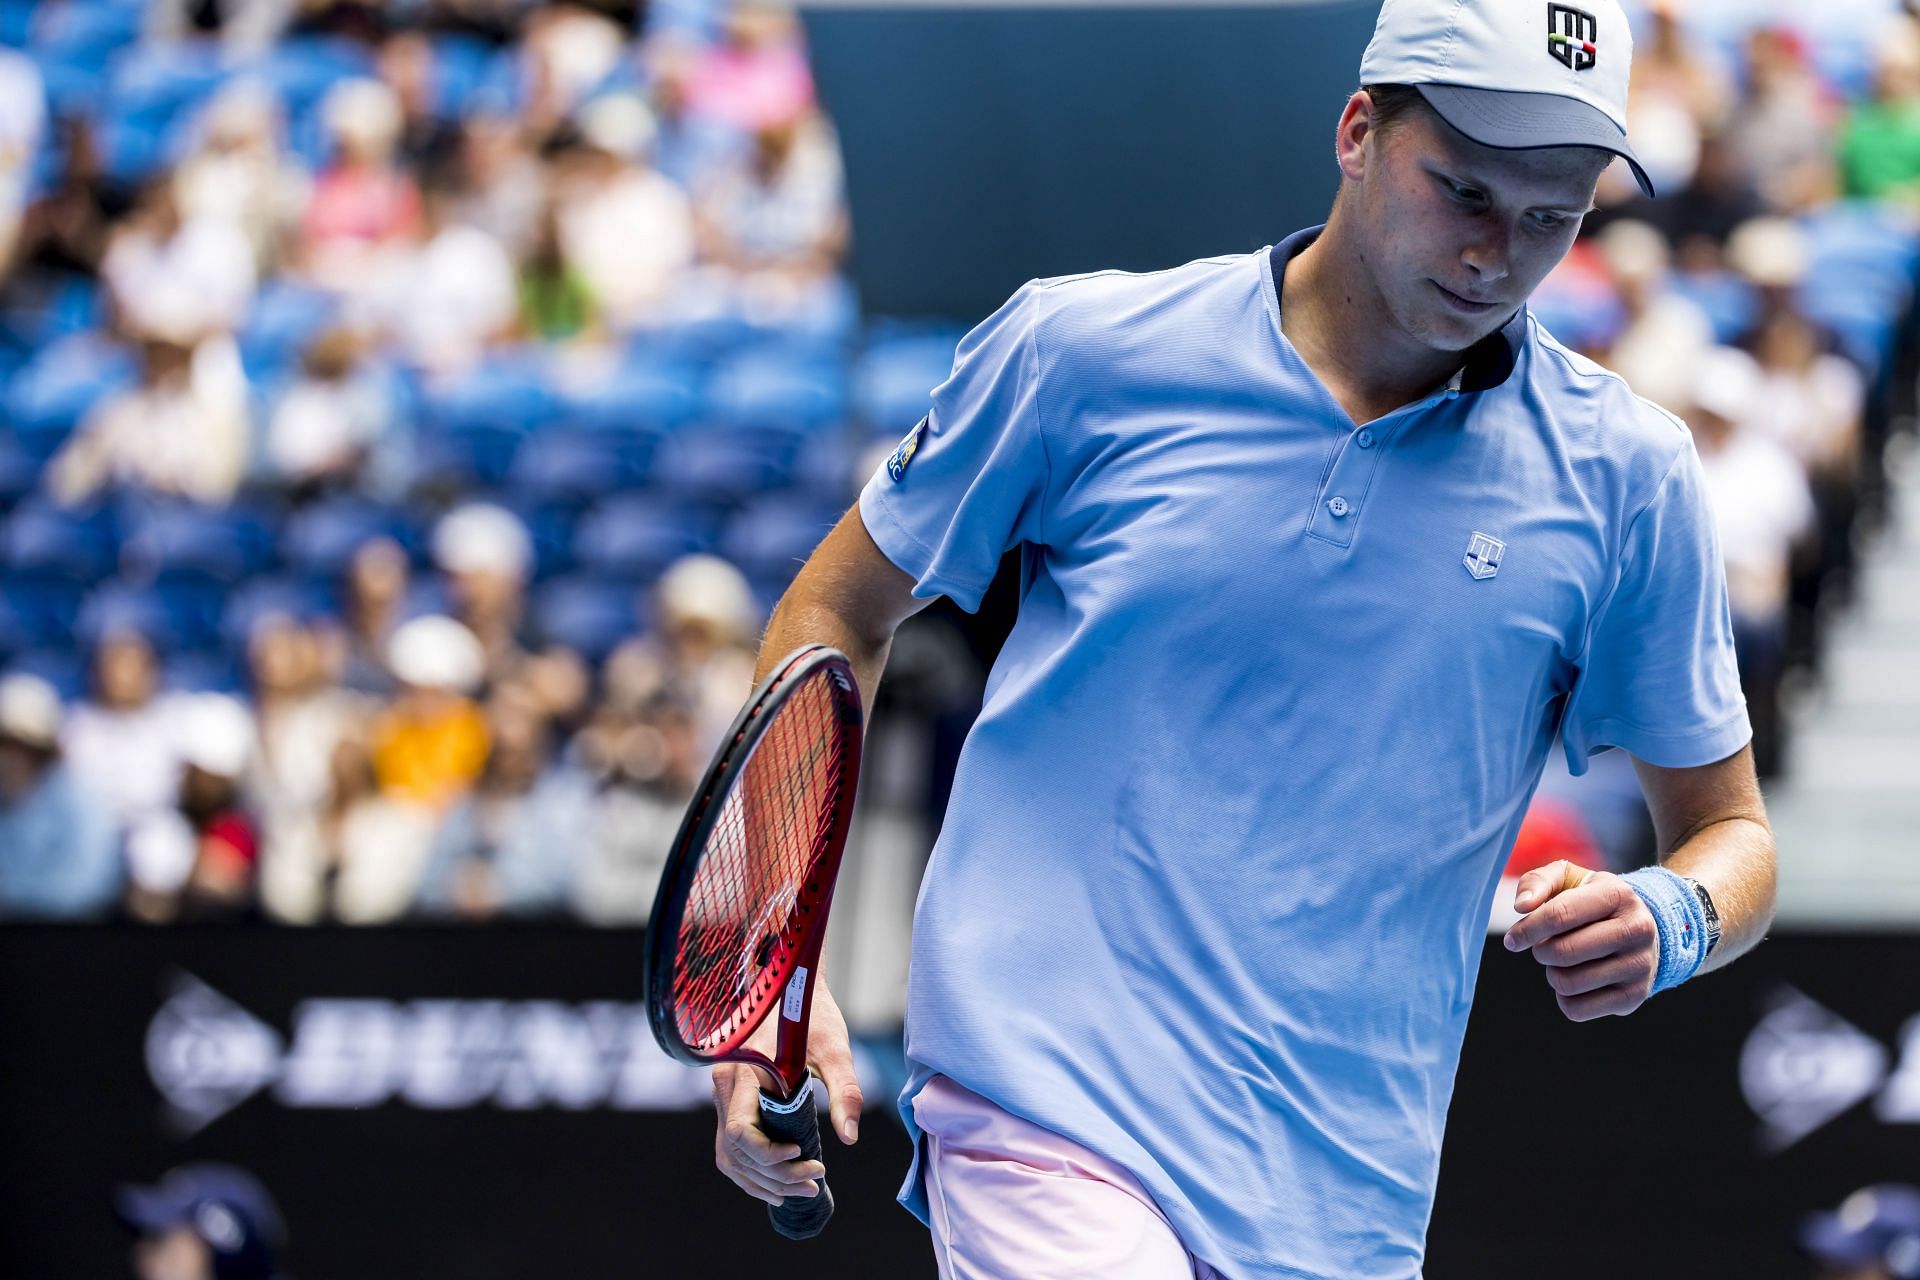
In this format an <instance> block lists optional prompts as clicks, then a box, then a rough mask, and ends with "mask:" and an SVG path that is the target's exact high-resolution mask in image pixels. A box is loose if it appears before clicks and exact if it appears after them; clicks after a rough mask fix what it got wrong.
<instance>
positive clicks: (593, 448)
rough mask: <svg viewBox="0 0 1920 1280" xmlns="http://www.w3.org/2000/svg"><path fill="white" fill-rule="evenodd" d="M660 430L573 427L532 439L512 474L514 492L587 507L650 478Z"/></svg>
mask: <svg viewBox="0 0 1920 1280" xmlns="http://www.w3.org/2000/svg"><path fill="white" fill-rule="evenodd" d="M660 440H661V436H660V433H659V432H657V431H655V430H653V429H651V428H643V427H634V428H630V429H627V430H623V431H596V430H592V429H589V428H572V429H562V430H557V431H547V432H543V433H540V434H537V435H534V436H530V437H528V439H527V440H526V442H525V443H524V444H522V445H521V446H520V450H519V452H518V453H517V454H516V455H515V457H514V460H513V467H512V469H511V470H510V471H509V472H508V476H507V480H508V485H509V487H510V488H511V489H512V491H513V492H515V493H518V494H520V495H522V496H523V497H525V498H527V499H529V500H531V501H534V502H538V503H571V504H573V505H576V506H586V505H588V504H591V503H593V502H597V501H599V500H600V499H601V498H604V497H606V496H608V495H609V494H612V493H617V492H619V491H620V490H622V489H633V488H638V487H639V486H640V485H641V484H642V483H644V482H645V481H646V478H647V475H648V472H649V471H650V469H651V467H652V463H653V459H654V455H655V453H656V452H657V451H658V449H659V447H660Z"/></svg>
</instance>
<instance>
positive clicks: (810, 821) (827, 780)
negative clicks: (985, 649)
mask: <svg viewBox="0 0 1920 1280" xmlns="http://www.w3.org/2000/svg"><path fill="white" fill-rule="evenodd" d="M842 696H843V695H842V692H841V690H840V689H839V687H838V686H837V685H836V684H835V682H834V681H833V680H832V679H831V678H830V677H829V676H827V675H826V674H825V673H820V674H816V675H814V676H811V677H809V678H808V679H807V680H806V682H805V683H804V684H803V685H801V686H800V687H799V688H798V689H795V690H794V691H793V692H792V693H791V694H790V695H789V696H788V697H787V699H786V700H785V701H784V702H782V703H781V704H780V705H779V706H778V707H777V708H776V709H775V710H774V711H773V712H772V713H771V714H772V715H773V717H774V718H773V720H772V721H771V722H770V723H768V724H767V725H766V727H765V729H764V730H763V731H762V734H761V737H760V739H759V741H758V742H757V743H755V744H754V746H753V748H752V752H751V754H750V755H749V756H748V758H747V761H746V764H745V765H744V766H743V767H742V768H741V770H740V772H739V774H738V775H737V776H736V778H735V780H734V783H733V785H732V787H731V788H730V789H729V790H728V792H727V794H726V796H725V797H724V798H723V799H722V800H721V801H720V804H721V809H720V815H719V818H718V820H717V821H716V822H715V823H714V827H713V831H712V833H711V834H710V835H709V836H708V838H707V841H706V844H705V845H704V847H703V848H702V849H700V850H699V851H697V855H696V856H697V857H698V867H697V869H696V871H695V872H694V876H693V881H692V884H691V887H690V889H689V891H688V896H687V906H686V910H685V913H684V914H683V915H682V917H681V921H680V956H681V964H680V966H679V969H678V971H677V972H676V974H675V975H674V984H673V987H674V1004H675V1019H676V1022H677V1023H678V1028H679V1032H680V1035H681V1038H682V1040H683V1041H684V1042H685V1043H686V1044H687V1045H689V1046H691V1047H693V1048H696V1049H698V1048H702V1047H705V1046H708V1045H715V1044H718V1043H720V1042H722V1041H724V1040H726V1039H727V1038H728V1037H729V1036H731V1035H732V1034H733V1032H734V1030H735V1028H736V1027H737V1026H738V1025H739V1023H740V1020H741V1019H742V1018H743V1017H744V1016H746V1015H748V1014H749V1012H750V1011H754V1010H757V1009H758V1008H759V1007H760V1005H761V1004H762V1002H764V1001H766V1000H768V999H773V998H777V996H778V991H777V990H776V987H775V984H776V982H777V981H783V980H784V978H785V973H786V970H787V969H788V968H789V967H790V966H789V964H788V961H789V959H790V955H791V952H792V948H793V942H794V937H795V934H796V932H797V931H798V926H799V925H801V924H802V923H804V918H805V916H806V915H807V913H809V912H810V911H811V910H812V909H813V906H814V905H815V902H816V900H817V896H818V894H817V890H818V886H817V885H810V884H809V877H810V876H811V875H812V873H813V871H814V869H815V867H816V864H817V863H818V861H819V858H820V855H821V853H822V851H823V850H824V849H825V848H826V845H827V842H828V840H829V838H830V836H831V834H832V832H833V827H834V822H835V820H836V812H837V810H838V808H839V802H840V796H841V791H842V789H843V788H844V787H847V786H851V785H852V782H853V780H852V779H850V778H848V777H846V776H845V775H846V772H847V770H846V768H845V767H844V766H845V761H846V739H845V737H844V734H843V729H842V721H841V699H842Z"/></svg>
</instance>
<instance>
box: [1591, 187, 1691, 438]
mask: <svg viewBox="0 0 1920 1280" xmlns="http://www.w3.org/2000/svg"><path fill="white" fill-rule="evenodd" d="M1599 239H1600V248H1601V252H1602V253H1603V254H1604V255H1605V258H1606V263H1607V267H1608V269H1609V272H1610V273H1611V275H1612V277H1613V281H1614V286H1615V288H1617V289H1618V290H1619V293H1620V300H1621V302H1622V303H1623V304H1624V305H1625V307H1626V313H1627V318H1626V324H1625V326H1624V327H1623V328H1622V329H1621V332H1620V334H1619V336H1618V337H1617V338H1615V339H1614V343H1613V349H1612V351H1611V352H1610V353H1609V354H1608V357H1607V366H1608V367H1609V368H1611V369H1612V370H1613V371H1614V372H1616V373H1618V374H1619V375H1620V376H1621V377H1623V378H1625V379H1626V380H1627V385H1628V386H1630V387H1632V388H1633V389H1634V391H1635V393H1637V394H1639V395H1642V396H1645V397H1646V398H1647V399H1649V400H1651V401H1653V402H1654V403H1655V404H1659V405H1664V406H1667V407H1668V408H1669V409H1671V408H1673V407H1674V406H1684V405H1685V403H1686V401H1687V397H1688V394H1689V392H1690V391H1691V389H1692V381H1693V372H1694V369H1695V368H1696V367H1697V365H1698V362H1699V360H1700V357H1701V356H1703V355H1705V354H1706V352H1707V349H1708V348H1710V347H1711V346H1713V323H1712V322H1711V321H1710V320H1708V319H1707V316H1706V313H1705V312H1703V311H1701V310H1700V308H1699V307H1698V306H1697V305H1695V304H1694V303H1693V302H1692V301H1690V300H1688V299H1687V298H1685V297H1683V296H1682V295H1680V294H1679V293H1676V292H1675V291H1674V290H1673V289H1672V288H1670V287H1669V283H1668V281H1669V272H1668V266H1669V262H1670V254H1669V251H1668V249H1667V242H1666V239H1665V237H1663V236H1662V235H1661V234H1660V233H1659V232H1658V231H1656V230H1654V229H1653V227H1651V226H1649V225H1648V224H1647V223H1644V222H1637V221H1620V222H1614V223H1611V224H1609V225H1608V227H1607V229H1606V230H1605V231H1604V232H1602V233H1601V234H1600V237H1599Z"/></svg>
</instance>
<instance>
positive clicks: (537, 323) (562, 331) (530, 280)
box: [518, 201, 600, 342]
mask: <svg viewBox="0 0 1920 1280" xmlns="http://www.w3.org/2000/svg"><path fill="white" fill-rule="evenodd" d="M518 332H519V334H520V336H521V337H523V338H531V339H534V340H536V341H540V342H567V341H574V340H580V339H593V338H597V337H599V336H600V323H599V313H598V310H597V306H596V303H595V300H594V296H593V289H592V287H591V286H590V285H589V284H588V283H587V278H586V277H585V276H584V275H582V274H581V273H580V270H579V269H578V268H577V267H575V266H574V265H573V263H571V262H569V261H568V260H567V256H566V254H565V253H564V252H563V251H562V249H561V245H560V214H559V210H558V209H557V208H556V207H555V206H554V204H553V203H552V202H551V201H549V202H548V204H547V207H546V209H545V210H544V211H543V212H542V213H541V215H540V230H539V232H538V233H537V234H536V236H535V237H534V242H533V248H532V249H531V250H530V251H529V252H528V254H527V257H526V260H525V261H524V262H522V263H521V264H520V319H519V325H518Z"/></svg>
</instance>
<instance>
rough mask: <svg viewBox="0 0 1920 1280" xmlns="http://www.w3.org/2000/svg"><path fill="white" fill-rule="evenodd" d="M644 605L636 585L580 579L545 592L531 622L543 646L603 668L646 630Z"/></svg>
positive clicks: (540, 592)
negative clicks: (608, 658)
mask: <svg viewBox="0 0 1920 1280" xmlns="http://www.w3.org/2000/svg"><path fill="white" fill-rule="evenodd" d="M642 605H643V601H642V599H641V592H640V591H639V589H638V588H636V587H635V586H634V585H633V584H632V583H628V582H609V581H606V580H605V579H601V578H596V577H593V576H592V575H589V574H574V575H571V576H568V577H563V578H555V579H554V580H553V581H552V582H549V583H546V584H545V585H544V586H542V587H540V588H539V590H538V591H537V592H536V593H535V595H534V601H533V609H532V612H531V618H530V621H531V623H532V625H533V630H534V635H535V638H536V640H537V641H538V642H539V643H541V644H543V645H561V646H564V647H566V648H568V649H571V650H573V651H574V652H575V653H578V654H579V655H580V656H581V657H583V658H585V659H587V661H589V662H593V663H599V662H601V661H603V660H605V658H606V656H607V655H608V654H609V653H612V652H613V650H614V649H615V648H616V647H618V646H619V644H620V642H621V641H623V640H625V639H627V638H628V637H630V636H633V635H635V634H637V633H638V632H639V631H640V630H641V627H642V621H641V613H640V611H641V608H642Z"/></svg>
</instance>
